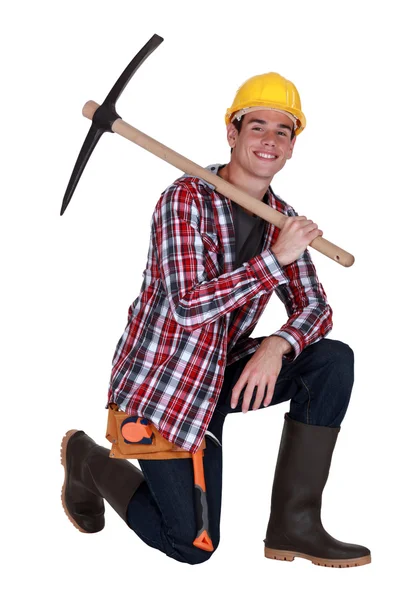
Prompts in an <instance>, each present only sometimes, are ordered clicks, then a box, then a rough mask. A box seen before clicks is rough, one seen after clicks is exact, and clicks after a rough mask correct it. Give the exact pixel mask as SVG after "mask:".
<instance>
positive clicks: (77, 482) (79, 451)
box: [61, 429, 144, 533]
mask: <svg viewBox="0 0 400 600" xmlns="http://www.w3.org/2000/svg"><path fill="white" fill-rule="evenodd" d="M109 455H110V451H109V450H107V448H104V447H103V446H99V445H98V444H96V443H95V442H94V440H92V438H90V437H89V436H88V435H86V433H85V432H84V431H78V430H76V429H71V430H70V431H68V432H67V433H66V434H65V436H64V437H63V440H62V444H61V464H62V465H63V467H64V469H65V478H64V484H63V487H62V492H61V501H62V505H63V507H64V510H65V513H66V515H67V517H68V518H69V520H70V521H71V523H72V524H73V525H74V527H76V528H77V529H79V531H82V533H97V532H98V531H101V530H102V529H103V527H104V501H103V498H104V499H105V500H107V502H108V503H109V504H110V505H111V506H112V507H113V509H114V510H115V511H116V512H117V513H118V514H119V516H120V517H121V518H122V519H123V520H124V521H125V522H126V523H128V521H127V516H126V512H127V508H128V504H129V502H130V500H131V498H132V496H133V494H134V493H135V491H136V490H137V488H138V487H139V485H140V484H141V483H142V481H144V477H143V474H142V472H141V471H140V470H139V469H137V468H136V467H135V466H134V465H133V464H132V463H130V462H129V461H128V460H125V459H119V458H118V459H116V458H110V456H109Z"/></svg>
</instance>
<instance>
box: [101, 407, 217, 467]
mask: <svg viewBox="0 0 400 600" xmlns="http://www.w3.org/2000/svg"><path fill="white" fill-rule="evenodd" d="M106 438H107V439H108V441H109V442H111V444H112V448H111V451H110V458H134V459H141V460H158V459H168V458H193V455H192V453H190V452H188V451H187V450H184V449H183V448H180V447H179V446H177V445H176V444H173V443H172V442H169V441H168V440H166V439H165V438H164V437H163V436H162V435H161V434H160V433H159V432H158V431H157V429H156V428H155V426H154V425H153V423H151V422H150V421H149V420H148V419H146V418H144V417H137V416H135V417H131V416H129V415H128V414H127V413H125V412H123V411H122V410H119V408H118V405H117V404H114V403H112V404H109V405H108V422H107V432H106ZM205 447H206V441H205V438H204V439H203V441H202V443H201V446H200V448H199V450H204V448H205Z"/></svg>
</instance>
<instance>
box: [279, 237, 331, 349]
mask: <svg viewBox="0 0 400 600" xmlns="http://www.w3.org/2000/svg"><path fill="white" fill-rule="evenodd" d="M285 272H286V273H287V276H288V278H289V283H288V284H286V285H282V286H280V287H278V288H276V289H275V292H276V294H277V296H278V297H279V298H280V300H282V302H283V303H284V305H285V308H286V313H287V315H288V317H289V319H288V321H287V323H286V324H285V325H283V327H281V329H279V330H278V331H276V332H275V333H273V334H272V335H278V336H280V337H283V338H284V339H285V340H287V341H288V342H289V343H290V344H291V346H292V348H293V350H292V351H291V352H289V353H288V354H285V358H286V359H287V360H289V361H293V360H295V359H296V358H297V357H298V356H299V354H300V352H302V350H304V348H305V347H306V346H308V345H309V344H312V343H314V342H317V341H318V340H320V339H322V338H323V337H325V336H326V335H327V334H328V333H329V332H330V331H331V329H332V326H333V324H332V308H331V307H330V306H329V304H328V302H327V297H326V294H325V290H324V288H323V286H322V284H321V283H320V282H319V281H318V277H317V273H316V270H315V266H314V263H313V262H312V259H311V256H310V253H309V251H308V250H307V249H306V250H305V251H304V253H303V254H302V256H301V257H300V258H299V259H298V260H297V261H294V262H293V263H291V264H289V265H287V267H285Z"/></svg>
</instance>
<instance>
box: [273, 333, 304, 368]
mask: <svg viewBox="0 0 400 600" xmlns="http://www.w3.org/2000/svg"><path fill="white" fill-rule="evenodd" d="M271 335H277V336H279V337H282V338H283V339H285V340H286V341H287V342H289V344H290V345H291V346H292V350H291V351H290V352H288V353H287V354H284V355H283V358H285V359H286V360H288V361H289V362H293V361H294V360H296V358H297V357H298V356H299V354H300V353H301V351H302V350H303V349H304V341H303V337H302V335H301V333H300V332H299V330H298V329H295V328H294V327H290V326H288V327H284V328H283V329H278V331H275V333H272V334H271Z"/></svg>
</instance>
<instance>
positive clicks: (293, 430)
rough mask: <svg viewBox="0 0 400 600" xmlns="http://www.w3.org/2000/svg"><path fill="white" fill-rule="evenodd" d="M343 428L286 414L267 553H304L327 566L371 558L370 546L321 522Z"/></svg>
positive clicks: (357, 563)
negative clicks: (337, 536) (337, 534)
mask: <svg viewBox="0 0 400 600" xmlns="http://www.w3.org/2000/svg"><path fill="white" fill-rule="evenodd" d="M339 431H340V427H338V428H332V427H321V426H319V425H305V424H304V423H300V422H298V421H294V420H293V419H291V418H290V417H289V415H288V414H286V415H285V424H284V427H283V432H282V439H281V445H280V448H279V454H278V460H277V465H276V471H275V478H274V484H273V488H272V500H271V516H270V519H269V523H268V529H267V536H266V538H265V540H264V543H265V551H264V554H265V556H266V557H267V558H275V559H278V560H288V561H292V560H293V559H294V558H295V557H296V556H298V557H300V558H306V559H308V560H311V561H312V562H313V563H314V564H315V565H320V566H324V567H358V566H361V565H365V564H367V563H370V562H371V553H370V551H369V550H368V548H365V547H364V546H358V545H355V544H346V543H344V542H339V541H338V540H336V539H335V538H333V537H332V536H330V535H329V533H327V532H326V531H325V529H324V528H323V525H322V523H321V500H322V492H323V489H324V487H325V484H326V481H327V479H328V474H329V468H330V465H331V459H332V453H333V450H334V447H335V444H336V439H337V436H338V433H339Z"/></svg>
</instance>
